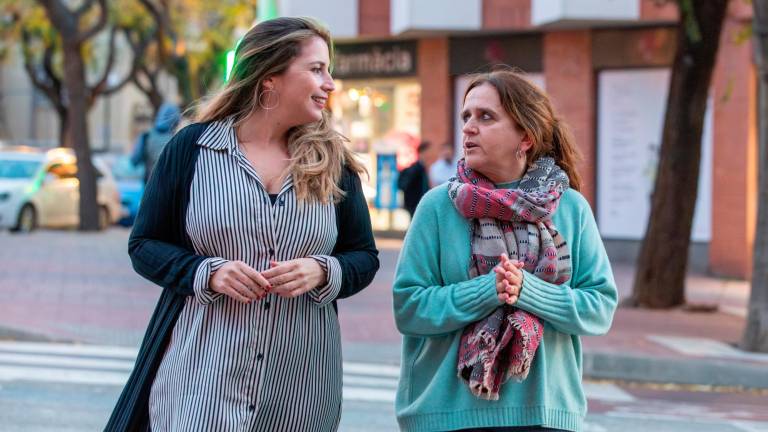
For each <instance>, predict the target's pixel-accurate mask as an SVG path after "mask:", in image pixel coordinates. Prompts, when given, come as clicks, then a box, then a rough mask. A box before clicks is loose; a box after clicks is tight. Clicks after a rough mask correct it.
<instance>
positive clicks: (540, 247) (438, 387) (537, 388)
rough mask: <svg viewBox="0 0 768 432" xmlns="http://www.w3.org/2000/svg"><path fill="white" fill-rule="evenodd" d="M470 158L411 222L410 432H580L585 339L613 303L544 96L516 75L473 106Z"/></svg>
mask: <svg viewBox="0 0 768 432" xmlns="http://www.w3.org/2000/svg"><path fill="white" fill-rule="evenodd" d="M461 118H462V120H463V122H464V127H463V134H464V137H463V144H464V159H462V160H460V161H459V163H458V167H457V168H458V169H457V174H456V177H455V178H454V179H452V180H451V181H450V182H448V183H446V184H443V185H441V186H438V187H436V188H434V189H432V190H431V191H429V192H428V193H427V194H426V195H425V196H424V198H423V199H422V201H421V203H420V204H419V207H418V208H417V210H416V214H415V215H414V218H413V221H412V223H411V226H410V228H409V230H408V234H407V236H406V238H405V243H404V245H403V249H402V252H401V255H400V261H399V263H398V267H397V275H396V277H395V283H394V312H395V320H396V323H397V327H398V329H399V330H400V332H401V333H402V334H403V335H404V338H403V357H402V371H401V377H400V384H399V388H398V392H397V401H396V411H397V418H398V422H399V424H400V428H401V429H402V430H404V431H419V432H421V431H454V430H473V431H552V430H567V431H579V430H581V427H582V422H583V419H584V416H585V415H586V411H587V403H586V398H585V397H584V391H583V388H582V383H581V370H582V368H581V367H582V366H581V358H582V357H581V340H580V337H581V336H582V335H600V334H604V333H606V332H607V331H608V329H609V328H610V325H611V320H612V318H613V313H614V310H615V308H616V301H617V293H616V285H615V282H614V279H613V274H612V271H611V266H610V263H609V262H608V258H607V256H606V253H605V249H604V247H603V244H602V241H601V239H600V235H599V233H598V230H597V226H596V224H595V220H594V217H593V215H592V212H591V209H590V207H589V204H588V203H587V201H586V200H585V199H584V197H583V196H582V195H581V194H580V193H579V192H578V189H579V186H580V179H579V175H578V173H577V171H576V161H577V152H576V148H575V147H574V145H573V143H572V139H571V138H570V135H569V134H568V132H567V129H566V127H565V125H564V124H562V123H561V122H560V121H559V120H558V119H557V117H556V116H555V114H554V112H553V110H552V107H551V104H550V102H549V100H548V98H547V96H546V95H545V94H544V93H543V92H542V91H541V90H540V89H538V88H537V87H535V86H533V85H532V84H530V83H529V82H528V81H527V80H526V79H525V78H523V77H522V76H521V75H520V74H517V73H515V72H512V71H509V70H502V71H494V72H491V73H488V74H482V75H478V76H477V77H476V78H475V79H474V80H473V81H472V83H471V84H470V86H469V88H468V90H467V92H466V93H465V97H464V106H463V111H462V114H461Z"/></svg>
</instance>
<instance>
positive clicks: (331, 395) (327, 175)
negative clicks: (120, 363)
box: [106, 18, 379, 432]
mask: <svg viewBox="0 0 768 432" xmlns="http://www.w3.org/2000/svg"><path fill="white" fill-rule="evenodd" d="M330 46H331V37H330V34H329V33H328V31H327V30H326V29H324V28H322V27H321V26H319V25H318V24H317V23H315V22H314V21H312V20H310V19H305V18H277V19H274V20H269V21H264V22H261V23H259V24H258V25H256V26H255V27H253V28H252V29H251V30H249V31H248V33H247V34H246V35H245V36H244V37H243V39H242V42H241V43H240V44H239V46H238V48H237V51H236V54H235V58H236V60H235V65H234V68H233V71H232V77H231V79H230V81H229V82H228V83H227V84H226V86H225V87H224V89H223V90H222V91H221V92H220V93H218V94H217V95H215V96H214V97H213V98H212V99H210V101H209V102H208V103H207V104H205V106H204V107H203V108H202V109H201V111H200V114H199V116H198V117H199V118H198V121H199V123H196V124H193V125H190V126H188V127H186V128H184V129H182V130H181V131H180V132H179V133H178V134H177V135H176V136H175V137H174V139H173V140H172V141H171V142H170V143H169V144H168V146H167V148H166V150H165V151H164V152H163V154H162V155H161V157H160V160H159V161H158V163H157V166H156V171H157V172H158V175H155V176H153V177H152V178H151V179H150V182H149V184H148V186H147V190H146V193H145V195H144V202H143V203H142V205H141V209H140V211H139V215H138V218H137V220H136V224H135V226H134V229H133V232H132V233H131V237H130V240H129V254H130V256H131V260H132V262H133V266H134V268H135V269H136V271H137V272H138V273H139V274H141V275H142V276H144V277H146V278H147V279H149V280H151V281H153V282H155V283H157V284H158V285H160V286H162V287H163V291H162V294H161V296H160V300H159V303H158V305H157V308H156V309H155V312H154V314H153V316H152V319H151V321H150V323H149V328H148V330H147V333H146V335H145V337H144V341H143V342H142V345H141V349H140V351H139V355H138V358H137V361H136V366H135V369H134V371H133V373H132V374H131V376H130V378H129V380H128V383H127V385H126V387H125V389H124V390H123V393H122V394H121V396H120V399H119V401H118V403H117V406H116V408H115V410H114V412H113V413H112V417H111V419H110V421H109V424H108V425H107V428H106V429H107V430H108V431H129V430H130V431H139V430H140V431H144V430H147V429H148V428H151V430H154V431H232V430H247V431H265V432H266V431H270V432H272V431H286V432H287V431H333V430H335V429H336V428H337V427H338V423H339V418H340V410H341V402H342V395H341V389H342V365H341V337H340V334H339V322H338V317H337V312H336V307H335V306H336V305H335V301H336V300H337V299H339V298H344V297H349V296H351V295H353V294H355V293H357V292H358V291H360V290H361V289H362V288H364V287H365V286H367V285H368V284H369V283H370V282H371V280H372V279H373V277H374V274H375V273H376V270H377V269H378V266H379V261H378V258H377V250H376V248H375V244H374V239H373V234H372V231H371V223H370V217H369V214H368V207H367V205H366V201H365V198H364V196H363V193H362V187H361V182H360V178H359V176H358V174H359V173H361V172H363V171H364V169H363V167H362V165H361V164H360V163H359V162H358V161H357V160H355V159H354V156H353V154H352V153H351V151H349V150H348V149H347V148H346V147H345V145H344V139H343V137H342V136H341V135H339V134H338V133H337V132H335V131H334V130H333V129H332V128H331V127H330V125H329V117H328V114H327V112H326V110H325V106H326V102H327V99H328V96H329V94H330V93H331V92H332V91H333V90H334V84H333V80H332V78H331V75H330V74H329V70H328V68H329V66H330V64H331V50H330V49H329V47H330ZM160 174H162V175H160ZM161 178H162V179H163V180H162V181H161V180H160V179H161Z"/></svg>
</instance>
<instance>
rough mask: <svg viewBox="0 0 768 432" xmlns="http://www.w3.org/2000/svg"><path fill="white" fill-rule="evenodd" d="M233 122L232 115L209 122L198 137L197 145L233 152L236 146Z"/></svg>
mask: <svg viewBox="0 0 768 432" xmlns="http://www.w3.org/2000/svg"><path fill="white" fill-rule="evenodd" d="M233 123H234V116H230V117H227V118H226V119H223V120H217V121H214V122H211V124H209V125H208V127H207V128H206V129H205V131H203V134H202V135H200V138H198V140H197V145H199V146H201V147H206V148H209V149H211V150H229V152H230V153H233V152H234V151H235V149H236V148H237V135H236V133H235V128H234V126H233Z"/></svg>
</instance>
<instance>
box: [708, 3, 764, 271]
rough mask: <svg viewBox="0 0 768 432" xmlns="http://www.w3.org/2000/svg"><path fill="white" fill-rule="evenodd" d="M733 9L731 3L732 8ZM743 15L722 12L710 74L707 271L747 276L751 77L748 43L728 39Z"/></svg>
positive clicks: (751, 204)
mask: <svg viewBox="0 0 768 432" xmlns="http://www.w3.org/2000/svg"><path fill="white" fill-rule="evenodd" d="M732 9H733V8H732ZM746 22H747V21H745V20H743V19H740V18H736V17H734V16H733V15H732V14H731V15H730V16H729V17H728V18H726V22H725V26H724V28H723V36H722V39H721V41H720V51H719V53H718V59H717V66H716V68H715V75H714V76H713V91H714V94H713V97H714V104H715V106H714V137H713V138H714V143H713V147H714V149H713V150H714V153H713V163H714V166H713V170H712V171H713V172H712V241H711V243H710V250H709V263H710V269H711V270H712V272H714V273H716V274H719V275H723V276H731V277H740V278H748V277H749V276H750V273H751V267H752V244H753V242H754V236H755V223H756V218H757V210H756V206H757V192H756V190H757V131H756V127H755V119H756V106H757V105H756V104H757V102H756V77H755V72H754V68H753V66H752V56H751V54H752V44H751V43H750V42H749V41H746V42H742V43H740V44H736V43H734V37H735V35H736V34H737V33H739V32H740V31H742V30H743V28H744V25H745V24H746Z"/></svg>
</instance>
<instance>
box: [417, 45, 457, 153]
mask: <svg viewBox="0 0 768 432" xmlns="http://www.w3.org/2000/svg"><path fill="white" fill-rule="evenodd" d="M418 67H419V81H420V82H421V138H422V139H423V140H427V141H430V142H431V143H432V148H431V149H430V151H429V152H428V153H427V154H426V159H427V164H431V163H432V162H433V161H434V160H435V159H437V157H438V154H439V150H440V146H441V145H442V144H443V143H445V142H447V141H448V140H450V139H451V136H452V130H451V127H452V126H453V122H452V121H451V112H452V110H453V99H452V98H451V94H452V92H451V76H450V71H449V65H448V39H447V38H430V39H420V40H419V64H418Z"/></svg>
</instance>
